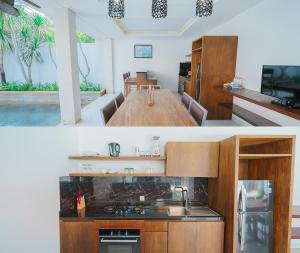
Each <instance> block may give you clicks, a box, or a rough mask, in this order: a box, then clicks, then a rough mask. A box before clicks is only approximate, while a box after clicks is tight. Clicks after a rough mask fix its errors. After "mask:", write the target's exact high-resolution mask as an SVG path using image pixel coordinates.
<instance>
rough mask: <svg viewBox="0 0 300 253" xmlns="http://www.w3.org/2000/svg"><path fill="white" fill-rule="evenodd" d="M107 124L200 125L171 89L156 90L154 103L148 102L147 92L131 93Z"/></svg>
mask: <svg viewBox="0 0 300 253" xmlns="http://www.w3.org/2000/svg"><path fill="white" fill-rule="evenodd" d="M106 126H198V124H197V123H196V121H195V120H194V119H193V118H192V116H191V115H190V114H189V112H188V111H187V110H186V109H185V107H184V106H183V105H182V104H181V102H180V100H179V99H178V98H177V97H176V96H175V95H174V94H173V93H172V92H171V91H170V90H155V91H154V104H153V105H152V106H149V105H148V104H147V92H146V91H137V92H134V93H130V94H129V95H128V96H127V98H126V99H125V101H124V102H123V104H122V105H121V106H120V108H118V110H117V111H116V112H115V114H114V115H113V116H112V118H111V119H110V120H109V122H108V123H107V125H106Z"/></svg>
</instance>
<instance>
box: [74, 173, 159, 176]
mask: <svg viewBox="0 0 300 253" xmlns="http://www.w3.org/2000/svg"><path fill="white" fill-rule="evenodd" d="M69 176H70V177H164V176H165V174H163V173H135V174H125V173H112V174H108V173H107V174H104V173H85V172H72V173H70V174H69Z"/></svg>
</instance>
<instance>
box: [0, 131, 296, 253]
mask: <svg viewBox="0 0 300 253" xmlns="http://www.w3.org/2000/svg"><path fill="white" fill-rule="evenodd" d="M234 134H297V135H298V139H297V146H296V149H297V155H296V161H295V169H296V171H295V191H294V203H295V204H298V205H299V204H300V185H299V183H298V182H300V171H299V168H300V130H299V129H297V128H230V127H227V128H213V129H211V128H99V127H95V128H70V127H67V128H59V127H57V128H22V129H20V128H2V129H1V130H0V140H1V142H0V180H1V182H0V192H1V208H0V224H1V226H0V251H1V252H5V253H17V252H31V253H40V252H45V253H58V252H59V232H58V231H59V228H58V212H59V183H58V182H59V181H58V180H59V176H64V175H67V174H68V173H69V172H70V171H71V169H72V163H71V162H70V161H68V160H67V157H68V156H69V155H70V154H76V153H79V152H82V151H97V152H100V154H102V155H106V154H107V152H108V150H107V144H108V143H109V142H111V141H116V142H118V143H120V144H121V150H122V154H123V155H126V154H128V155H129V154H132V152H133V150H132V148H133V146H139V147H140V148H142V149H148V148H149V147H150V146H151V145H150V140H151V137H152V136H153V135H159V136H161V139H162V143H165V142H166V141H168V140H178V141H180V140H181V141H183V140H191V141H195V140H212V141H213V140H221V139H224V138H226V137H229V136H232V135H234Z"/></svg>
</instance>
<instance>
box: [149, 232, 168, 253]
mask: <svg viewBox="0 0 300 253" xmlns="http://www.w3.org/2000/svg"><path fill="white" fill-rule="evenodd" d="M144 242H145V250H144V253H166V252H167V251H168V232H145V233H144Z"/></svg>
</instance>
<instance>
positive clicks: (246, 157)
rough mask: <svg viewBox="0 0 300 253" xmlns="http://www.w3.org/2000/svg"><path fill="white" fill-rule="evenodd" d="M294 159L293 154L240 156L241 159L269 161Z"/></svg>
mask: <svg viewBox="0 0 300 253" xmlns="http://www.w3.org/2000/svg"><path fill="white" fill-rule="evenodd" d="M284 157H292V155H291V154H239V158H240V159H247V160H250V159H267V158H284Z"/></svg>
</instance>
